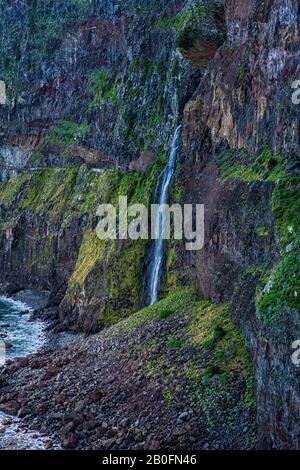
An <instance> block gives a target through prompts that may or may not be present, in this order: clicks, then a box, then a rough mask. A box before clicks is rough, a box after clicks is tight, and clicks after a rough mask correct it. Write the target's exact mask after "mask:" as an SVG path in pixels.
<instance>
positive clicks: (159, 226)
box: [146, 126, 181, 305]
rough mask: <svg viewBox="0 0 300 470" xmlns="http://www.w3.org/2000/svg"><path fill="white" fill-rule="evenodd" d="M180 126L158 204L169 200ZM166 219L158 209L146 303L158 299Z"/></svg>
mask: <svg viewBox="0 0 300 470" xmlns="http://www.w3.org/2000/svg"><path fill="white" fill-rule="evenodd" d="M180 131H181V126H178V127H177V129H176V131H175V134H174V137H173V141H172V146H171V150H170V154H169V160H168V164H167V166H166V167H165V168H164V170H163V172H162V173H161V174H160V176H159V179H158V184H157V188H156V199H157V201H155V202H156V203H157V204H159V205H163V204H168V202H169V188H170V183H171V180H172V177H173V175H174V172H175V167H176V159H177V154H178V148H179V140H180ZM165 223H166V219H165V213H164V211H163V210H160V211H158V213H157V220H156V224H155V226H156V231H155V232H156V233H155V240H154V241H153V244H152V247H151V250H150V256H149V263H148V270H147V276H146V303H147V305H154V304H155V303H156V302H157V301H158V296H159V288H160V282H161V278H162V272H163V264H164V263H163V262H164V236H163V234H164V227H165Z"/></svg>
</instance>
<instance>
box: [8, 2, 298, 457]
mask: <svg viewBox="0 0 300 470" xmlns="http://www.w3.org/2000/svg"><path fill="white" fill-rule="evenodd" d="M2 3H3V9H2V10H3V15H2V17H1V19H0V34H1V39H2V40H1V55H0V74H1V75H0V79H2V80H3V81H4V82H5V83H6V88H7V101H6V105H2V106H1V105H0V125H1V129H0V132H1V134H0V136H1V137H0V138H1V141H0V171H1V174H2V179H7V177H8V176H12V175H14V174H15V173H21V175H20V176H18V177H17V178H15V179H14V180H10V181H8V182H7V183H4V184H2V186H1V190H0V222H1V236H0V260H1V272H0V280H1V282H2V283H7V282H9V284H10V287H11V288H12V289H13V288H14V289H18V288H21V287H43V288H48V289H50V290H51V291H52V296H51V302H50V304H51V307H52V308H54V307H55V309H54V310H53V311H52V314H53V315H54V316H56V318H57V319H58V327H59V328H61V327H63V328H74V329H77V330H83V331H85V332H95V331H97V330H98V329H100V328H102V327H103V326H106V325H110V324H111V323H115V322H117V321H118V320H119V319H120V318H122V317H125V316H128V315H129V314H131V313H132V312H134V311H136V310H138V308H139V306H140V304H141V301H142V299H141V291H142V285H141V279H142V277H143V271H144V267H145V266H144V264H145V262H146V260H147V257H146V254H147V249H148V245H147V243H144V242H143V243H138V244H131V243H129V242H128V243H119V242H116V243H112V244H104V243H101V242H100V241H99V240H98V239H97V238H96V236H95V234H94V230H93V229H94V228H95V223H96V222H95V211H96V207H97V204H98V203H99V202H101V201H103V202H116V201H117V197H118V195H119V194H127V195H128V197H129V199H130V200H131V201H133V202H145V203H146V204H149V203H150V202H151V200H152V196H153V194H154V189H155V184H156V180H157V177H158V175H159V172H160V170H161V168H162V167H163V165H164V164H165V161H166V151H167V150H168V146H169V143H170V138H171V135H172V132H173V130H174V126H175V124H176V122H177V121H178V120H182V121H183V129H182V151H181V156H180V162H179V165H178V168H177V171H176V175H175V180H174V184H173V189H172V195H171V196H172V201H174V202H188V203H191V202H193V203H204V204H205V246H204V249H203V250H202V251H200V252H199V253H192V254H187V253H186V252H185V251H184V249H183V246H182V244H180V243H177V242H176V243H175V242H174V243H173V242H170V243H169V244H168V246H167V250H166V255H167V261H166V276H165V282H164V286H163V292H164V293H166V294H167V293H168V292H169V291H170V290H176V289H177V287H178V285H194V286H196V287H197V289H198V291H199V292H200V293H201V294H202V295H203V296H204V297H205V298H207V299H210V300H212V301H214V302H216V303H220V302H226V303H228V304H230V310H231V315H232V318H233V319H234V321H235V323H236V325H237V326H238V328H239V330H240V331H241V333H242V334H243V335H244V336H245V338H246V340H247V344H248V346H249V350H250V352H251V357H252V360H253V364H254V369H255V388H256V400H257V421H258V424H259V439H258V446H259V447H262V448H272V447H275V448H297V449H298V448H299V446H300V442H299V423H300V416H299V409H300V408H299V402H300V390H299V387H300V385H299V376H298V375H297V369H296V368H295V366H294V365H293V364H292V362H291V353H292V351H291V345H292V342H293V341H295V340H297V339H299V338H300V319H299V318H300V317H299V298H300V293H299V215H298V214H299V174H298V171H299V117H300V108H299V106H297V105H295V104H294V103H293V100H292V93H293V91H294V90H293V88H292V86H291V85H292V82H293V81H294V80H297V79H299V74H300V70H299V69H300V60H299V21H298V19H299V13H300V12H299V2H297V1H296V0H284V1H282V0H281V1H279V0H278V1H277V0H268V1H265V2H259V1H256V0H252V1H235V0H227V1H225V5H224V4H223V2H221V1H218V0H215V1H213V2H212V1H211V2H210V1H204V0H203V1H200V0H194V1H187V2H185V1H180V0H177V1H173V0H160V1H159V0H153V1H151V2H149V1H148V2H146V1H145V2H144V1H134V0H132V1H129V0H126V1H120V2H119V1H118V0H111V1H105V2H103V1H101V0H95V1H93V2H90V1H87V0H86V1H85V0H81V1H80V2H78V1H76V2H73V1H71V0H69V1H68V2H63V3H62V2H56V1H55V0H52V1H43V2H42V1H35V2H27V3H26V2H15V3H14V4H13V6H11V5H10V2H9V1H3V2H2ZM44 31H46V32H44ZM83 163H85V164H86V165H87V166H82V167H81V168H79V167H80V165H82V164H83ZM128 166H129V169H130V171H129V170H128V168H127V167H128ZM44 167H47V169H43V168H44ZM48 167H56V168H50V169H49V168H48ZM57 167H61V168H57ZM94 167H97V168H101V169H103V170H105V171H104V173H101V174H100V175H99V174H98V173H95V172H94V170H92V169H91V168H94ZM116 167H121V168H119V169H116ZM36 168H41V169H40V170H39V171H38V172H35V171H36V170H35V169H36ZM108 168H109V169H108ZM28 169H30V170H31V171H32V172H33V173H32V174H29V175H28V173H27V170H28ZM24 170H26V174H25V175H24V174H23V173H24Z"/></svg>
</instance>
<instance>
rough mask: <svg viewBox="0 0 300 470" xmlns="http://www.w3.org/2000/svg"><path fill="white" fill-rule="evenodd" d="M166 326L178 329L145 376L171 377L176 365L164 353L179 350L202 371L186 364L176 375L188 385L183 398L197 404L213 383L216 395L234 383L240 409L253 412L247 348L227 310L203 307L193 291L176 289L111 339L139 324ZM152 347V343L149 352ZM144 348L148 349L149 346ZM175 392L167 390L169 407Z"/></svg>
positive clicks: (207, 304)
mask: <svg viewBox="0 0 300 470" xmlns="http://www.w3.org/2000/svg"><path fill="white" fill-rule="evenodd" d="M165 321H167V322H170V323H174V324H177V323H180V325H181V327H180V330H179V331H178V332H177V333H176V334H174V335H172V336H168V337H165V338H164V341H163V342H162V343H160V344H161V355H160V356H159V357H158V358H157V361H156V363H151V364H148V365H147V375H151V376H154V377H155V376H156V375H157V374H159V372H160V370H161V367H163V369H164V370H165V371H166V373H167V374H169V373H170V374H174V371H175V368H176V364H174V363H172V361H169V360H168V355H169V351H172V349H174V348H175V349H177V348H179V349H180V350H181V351H182V355H184V354H185V351H189V352H190V351H191V350H193V349H194V350H195V351H199V352H200V354H201V355H202V356H203V360H204V364H205V367H203V364H202V367H200V366H199V364H196V363H193V362H189V363H187V364H185V366H184V367H183V369H182V370H180V371H177V374H180V376H183V377H184V378H185V380H186V381H187V384H186V390H185V392H186V393H192V394H193V395H194V397H195V399H196V400H202V399H203V400H204V399H205V397H206V393H208V389H209V387H208V384H209V382H210V381H211V380H212V379H213V381H214V383H215V386H216V389H218V393H219V392H220V390H219V387H221V389H223V392H224V391H225V390H226V387H227V383H230V382H231V381H234V380H236V379H238V380H241V381H243V382H244V405H245V407H250V408H254V407H255V400H254V390H253V384H254V380H253V368H252V364H251V361H250V357H249V354H248V351H247V346H246V343H245V341H244V339H243V338H242V336H241V335H240V334H239V332H238V330H237V329H236V327H235V326H234V324H233V322H232V320H231V318H230V314H229V309H228V306H227V305H215V304H213V303H211V302H208V301H205V300H203V299H201V298H200V297H199V296H198V294H196V292H194V291H193V290H192V289H177V290H176V291H175V292H173V293H172V294H170V295H167V296H166V297H165V298H164V299H162V300H160V301H159V302H158V303H157V304H156V305H153V306H150V307H146V308H144V309H143V310H141V311H140V312H138V313H136V314H134V315H131V316H130V317H129V318H128V319H127V320H126V321H124V322H121V323H119V324H118V325H116V327H115V333H117V334H119V335H121V334H130V333H131V332H132V331H133V330H134V329H140V328H141V325H142V324H148V323H150V322H151V323H152V322H158V323H159V322H165ZM108 334H109V333H108ZM155 344H156V342H155V338H153V347H154V346H155ZM147 347H149V348H151V344H149V345H148V346H147ZM201 362H202V361H201ZM213 388H214V387H213ZM177 392H178V390H177V389H176V388H174V389H170V388H168V389H166V390H165V400H166V401H167V402H169V403H171V402H172V401H173V398H174V396H175V395H176V393H177Z"/></svg>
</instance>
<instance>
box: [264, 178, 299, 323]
mask: <svg viewBox="0 0 300 470" xmlns="http://www.w3.org/2000/svg"><path fill="white" fill-rule="evenodd" d="M272 209H273V213H274V217H275V220H276V223H277V227H278V231H279V235H280V243H281V260H280V261H279V263H278V264H276V265H275V267H274V268H273V269H272V271H271V274H270V275H269V277H268V279H267V282H266V284H265V285H264V286H263V287H261V288H260V290H259V292H258V296H257V310H258V315H259V316H260V317H261V318H262V319H263V320H264V321H266V322H271V321H274V320H276V319H278V318H279V317H280V316H281V315H283V314H284V312H285V310H286V309H287V308H289V309H292V310H294V311H296V312H298V313H300V183H299V177H298V176H297V175H296V176H285V177H283V178H282V179H280V180H279V181H278V182H277V184H276V187H275V190H274V193H273V199H272Z"/></svg>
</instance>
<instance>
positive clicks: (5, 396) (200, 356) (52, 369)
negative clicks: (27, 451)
mask: <svg viewBox="0 0 300 470" xmlns="http://www.w3.org/2000/svg"><path fill="white" fill-rule="evenodd" d="M146 311H147V309H146ZM158 312H159V307H158V310H156V309H152V310H151V309H150V311H149V318H148V317H146V318H144V315H145V313H144V311H142V312H140V313H138V314H136V315H134V316H133V317H131V318H130V319H127V320H125V321H123V322H121V323H119V324H118V325H116V326H114V327H111V328H109V329H107V330H103V331H102V332H100V333H99V334H97V335H94V336H90V337H89V338H87V339H84V338H80V339H78V340H77V341H76V343H71V344H70V343H69V344H65V345H63V346H62V347H58V348H53V347H52V348H51V349H44V350H41V351H39V352H38V353H37V354H33V355H30V356H28V357H27V358H22V359H15V360H13V361H9V362H8V363H7V365H6V367H5V368H4V369H2V374H1V389H0V396H1V398H0V411H4V412H5V413H10V414H13V415H18V416H19V417H22V421H23V423H24V425H26V426H28V427H29V428H30V429H34V430H38V431H40V432H42V433H47V434H48V435H49V434H51V435H52V436H53V438H54V440H55V441H57V442H60V443H61V446H62V447H63V448H65V449H104V450H109V449H132V450H134V449H160V448H166V449H175V448H176V449H187V448H190V449H233V448H236V449H245V448H246V449H249V448H253V446H254V445H255V439H256V437H255V436H256V431H255V411H254V410H253V409H252V408H251V407H248V406H247V405H245V402H244V398H243V397H244V395H245V379H244V378H243V377H241V376H240V375H241V374H240V373H239V372H238V371H236V374H233V375H231V376H228V378H226V380H225V379H224V378H223V377H221V375H220V374H218V373H215V374H213V375H212V377H211V378H207V377H202V378H201V375H205V367H207V364H208V362H209V358H210V352H209V351H203V350H202V349H201V348H198V347H195V346H193V345H192V343H190V342H189V339H188V335H187V339H186V341H187V343H186V344H185V345H184V344H183V343H182V344H181V341H182V338H183V336H184V334H185V333H184V332H185V331H188V326H189V322H190V321H191V316H190V315H191V312H189V311H182V310H181V308H180V309H178V311H177V312H175V313H174V315H172V316H170V318H165V319H162V318H160V314H159V313H158ZM53 336H54V337H55V336H57V334H54V335H53ZM52 344H54V343H52ZM194 365H197V366H196V367H195V366H194Z"/></svg>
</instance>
